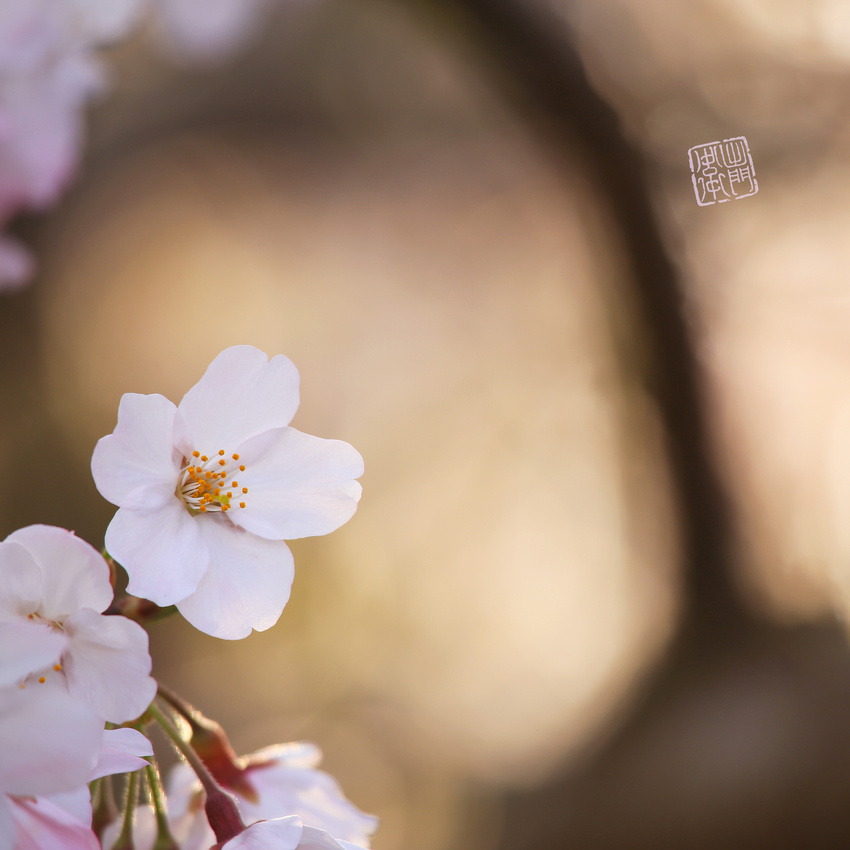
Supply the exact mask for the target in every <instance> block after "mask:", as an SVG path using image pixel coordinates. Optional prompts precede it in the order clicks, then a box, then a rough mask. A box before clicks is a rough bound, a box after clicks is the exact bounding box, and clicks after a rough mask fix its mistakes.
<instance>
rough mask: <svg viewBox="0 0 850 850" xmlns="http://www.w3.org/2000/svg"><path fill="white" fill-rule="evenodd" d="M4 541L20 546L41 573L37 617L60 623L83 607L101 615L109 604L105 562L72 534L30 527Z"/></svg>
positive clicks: (62, 530) (107, 575) (110, 597)
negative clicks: (31, 558) (38, 614)
mask: <svg viewBox="0 0 850 850" xmlns="http://www.w3.org/2000/svg"><path fill="white" fill-rule="evenodd" d="M6 540H7V541H8V542H11V543H17V544H19V545H21V546H23V547H24V548H25V549H26V550H27V552H29V554H30V555H31V556H32V557H33V559H34V560H35V562H36V563H37V564H38V566H39V568H40V569H41V575H42V582H41V590H40V596H41V604H40V605H39V613H40V614H41V615H42V616H43V617H46V618H47V619H49V620H62V619H63V618H64V617H66V616H67V615H68V614H70V613H72V612H73V611H76V610H77V609H79V608H83V607H85V608H93V609H94V610H95V611H104V610H105V609H106V608H107V607H108V605H109V603H110V602H112V595H113V594H112V585H111V584H110V583H109V567H108V566H107V563H106V561H105V560H104V559H103V556H102V555H101V554H100V552H98V551H97V550H96V549H95V548H94V547H92V546H90V545H89V544H88V543H86V542H85V540H81V539H80V538H79V537H77V536H76V535H75V534H74V533H73V532H72V531H66V530H65V529H64V528H56V527H54V526H51V525H30V526H27V527H26V528H21V529H19V530H18V531H15V532H13V533H12V534H10V535H9V536H8V537H7V538H6Z"/></svg>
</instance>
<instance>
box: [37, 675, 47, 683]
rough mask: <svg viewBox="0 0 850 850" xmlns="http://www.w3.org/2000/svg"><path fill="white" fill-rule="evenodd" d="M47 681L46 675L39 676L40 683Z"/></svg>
mask: <svg viewBox="0 0 850 850" xmlns="http://www.w3.org/2000/svg"><path fill="white" fill-rule="evenodd" d="M46 681H47V679H45V678H44V676H39V677H38V683H39V684H40V685H43V684H44V683H45V682H46Z"/></svg>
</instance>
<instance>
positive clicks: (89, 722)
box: [0, 686, 103, 850]
mask: <svg viewBox="0 0 850 850" xmlns="http://www.w3.org/2000/svg"><path fill="white" fill-rule="evenodd" d="M102 730H103V721H102V720H101V719H100V718H99V717H97V716H96V715H95V714H94V713H93V712H92V711H91V710H90V709H89V708H88V707H86V706H85V705H83V704H82V703H81V702H79V701H78V700H76V699H74V698H73V697H72V696H71V695H70V694H68V693H67V692H66V691H64V690H62V689H60V688H57V687H55V686H47V687H45V688H23V689H22V688H20V686H11V687H5V688H0V753H2V758H0V850H7V848H8V850H11V848H12V847H13V846H14V847H15V848H17V847H18V844H17V843H16V839H15V834H16V830H17V826H16V815H15V813H14V809H15V802H14V800H13V799H12V797H36V796H38V795H45V794H52V793H56V792H62V791H72V790H74V789H76V788H79V787H81V786H84V784H85V782H86V781H87V779H88V777H89V775H90V774H91V771H92V769H93V767H94V765H95V763H96V761H97V755H98V750H99V745H100V742H101V734H102ZM9 795H12V796H9Z"/></svg>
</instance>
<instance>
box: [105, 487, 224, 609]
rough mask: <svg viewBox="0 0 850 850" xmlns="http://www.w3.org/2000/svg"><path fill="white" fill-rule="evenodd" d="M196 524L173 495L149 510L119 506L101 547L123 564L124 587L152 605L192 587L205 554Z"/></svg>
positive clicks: (201, 572)
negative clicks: (126, 578)
mask: <svg viewBox="0 0 850 850" xmlns="http://www.w3.org/2000/svg"><path fill="white" fill-rule="evenodd" d="M199 526H200V523H198V522H196V518H194V517H192V516H191V515H190V514H189V512H188V510H187V509H186V506H185V505H184V504H183V503H182V502H181V501H180V500H179V499H177V498H172V499H171V500H169V501H168V502H167V503H166V504H165V505H163V506H162V507H161V508H159V509H157V510H152V511H136V510H130V509H128V508H121V509H120V510H119V511H118V513H116V514H115V516H114V517H113V518H112V522H110V523H109V527H108V528H107V529H106V549H107V551H108V552H109V553H110V555H112V557H113V558H115V560H116V561H118V562H119V563H120V564H121V565H122V566H124V568H125V569H126V570H127V573H128V574H129V576H130V580H129V583H128V584H127V591H128V593H131V594H133V595H134V596H139V597H141V598H142V599H150V600H151V602H155V603H156V604H157V605H173V604H175V603H176V602H179V601H180V600H181V599H185V598H186V597H187V596H189V595H190V594H191V593H194V591H195V590H196V589H197V587H198V582H199V581H200V580H201V577H202V576H203V575H204V573H205V572H206V570H207V565H208V564H209V557H210V556H209V552H208V551H207V547H206V544H205V543H204V541H203V539H202V537H201V533H200V530H199Z"/></svg>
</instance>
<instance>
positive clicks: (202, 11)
mask: <svg viewBox="0 0 850 850" xmlns="http://www.w3.org/2000/svg"><path fill="white" fill-rule="evenodd" d="M152 1H153V3H154V6H155V8H156V10H157V12H158V23H159V29H160V34H161V36H162V38H163V39H164V41H165V43H166V44H167V45H168V47H169V48H170V49H171V52H172V53H173V54H174V55H175V56H176V57H179V58H180V59H186V60H209V59H218V58H220V57H222V56H225V55H227V54H229V53H232V52H234V51H236V50H237V49H239V48H240V47H242V46H243V45H244V44H245V42H246V41H247V40H248V39H249V38H250V37H251V36H252V35H253V34H254V32H255V31H256V29H257V28H258V27H259V25H260V23H261V21H262V19H263V15H264V13H265V12H266V11H267V10H268V9H269V8H270V7H271V5H272V3H273V2H274V0H152Z"/></svg>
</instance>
